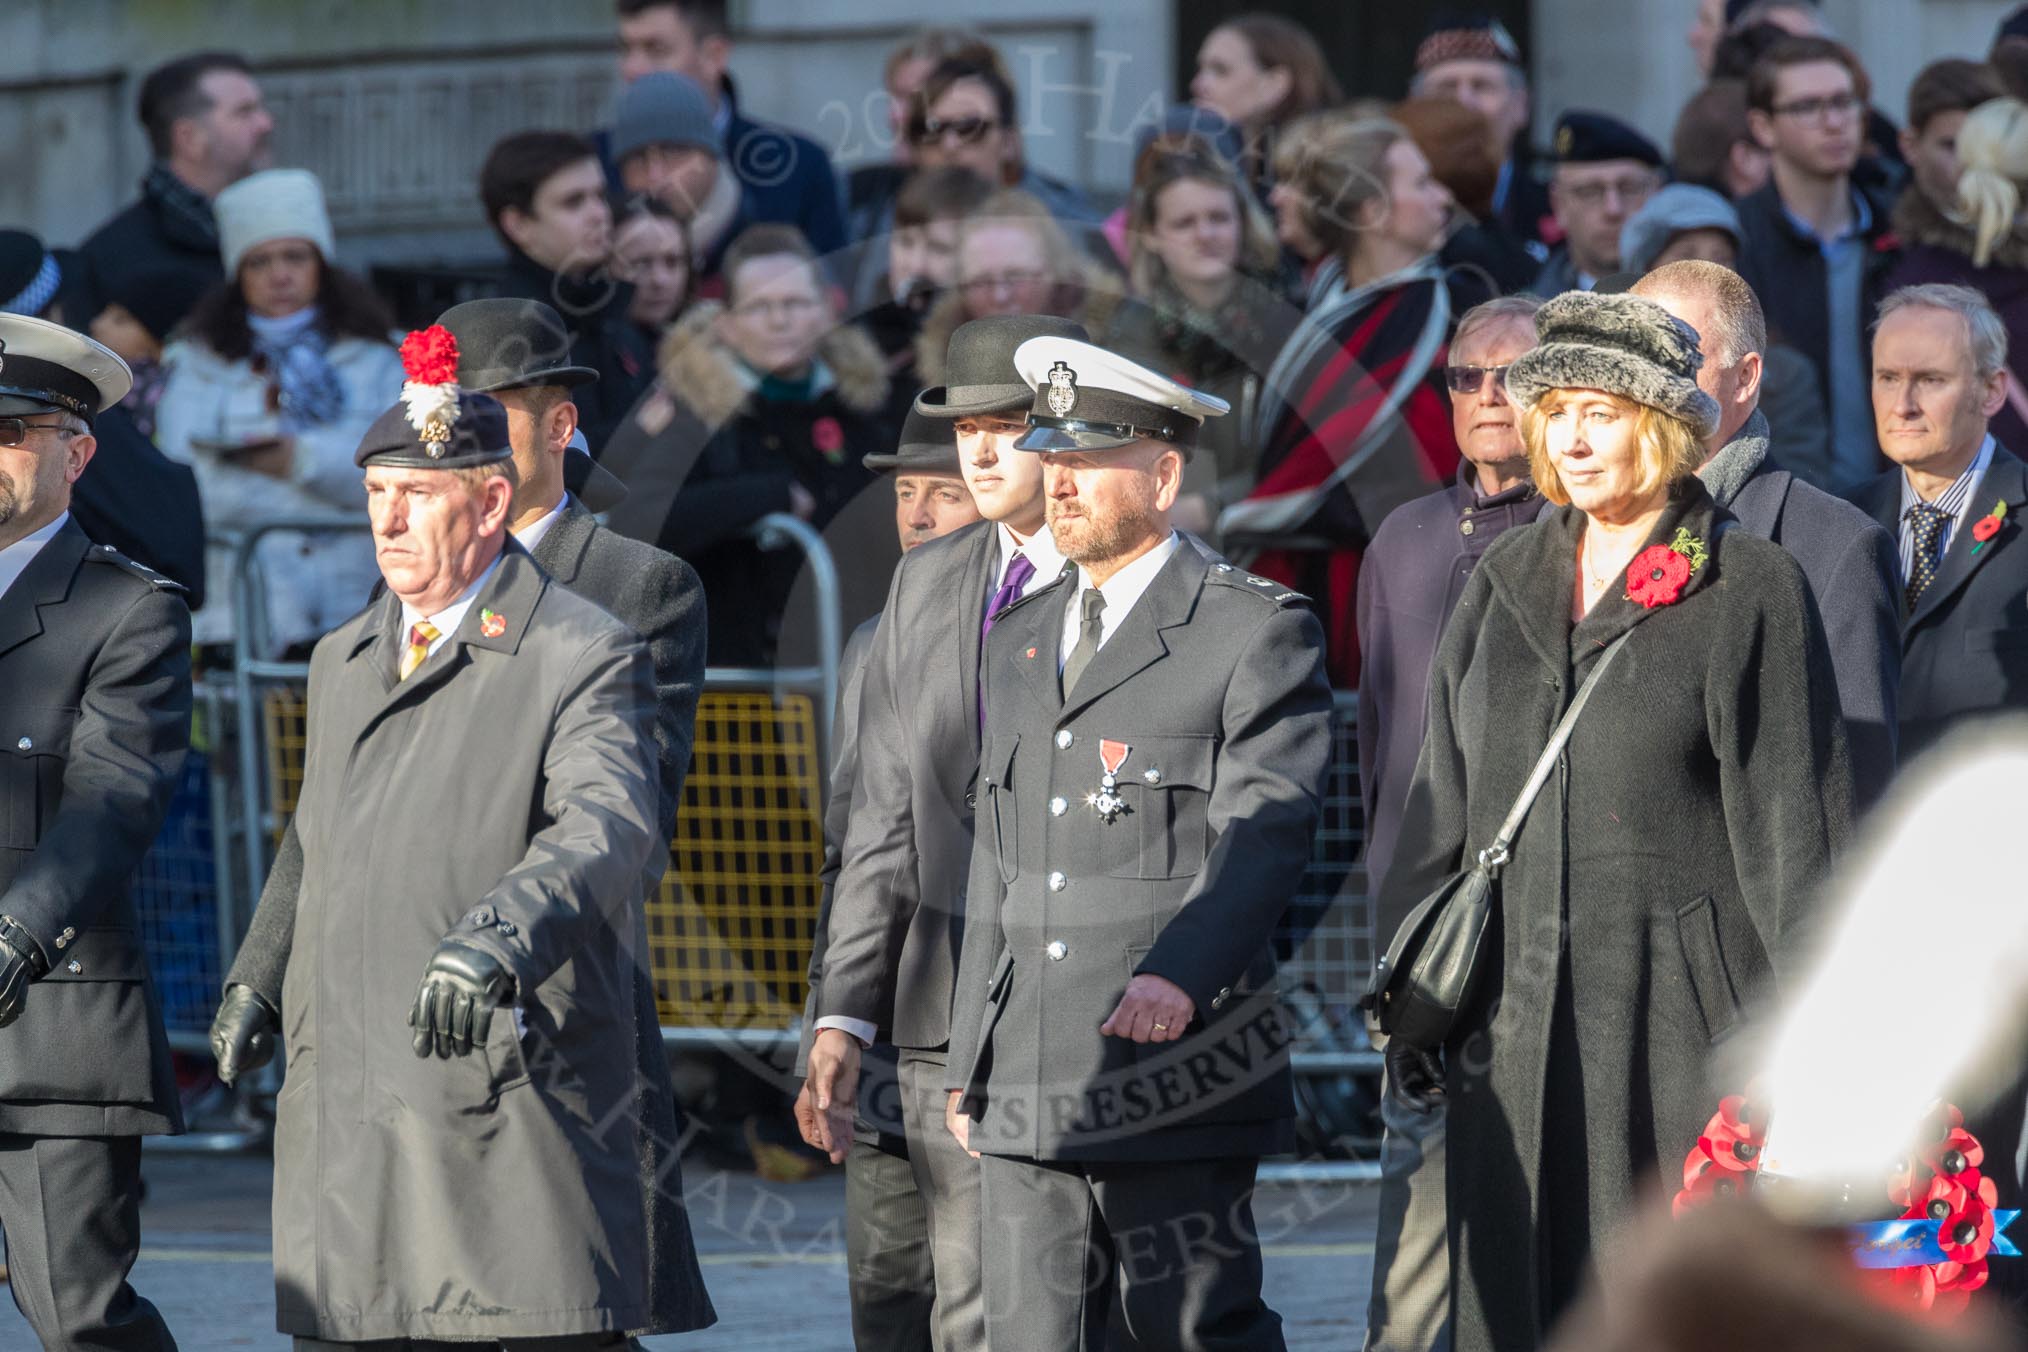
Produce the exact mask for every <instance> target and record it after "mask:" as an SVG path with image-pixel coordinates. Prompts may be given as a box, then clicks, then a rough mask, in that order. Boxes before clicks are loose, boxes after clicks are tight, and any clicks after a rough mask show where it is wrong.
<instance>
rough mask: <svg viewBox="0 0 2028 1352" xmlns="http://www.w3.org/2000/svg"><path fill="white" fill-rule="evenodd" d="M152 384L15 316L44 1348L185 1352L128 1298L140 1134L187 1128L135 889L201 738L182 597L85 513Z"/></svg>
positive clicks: (15, 1061)
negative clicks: (130, 413) (91, 488)
mask: <svg viewBox="0 0 2028 1352" xmlns="http://www.w3.org/2000/svg"><path fill="white" fill-rule="evenodd" d="M132 383H133V377H132V375H131V374H130V373H129V372H128V370H127V367H126V364H125V363H124V362H122V361H121V360H120V359H119V358H118V357H117V356H115V355H113V353H112V351H111V350H110V349H108V348H106V347H103V346H101V345H100V344H98V343H96V342H93V341H92V340H91V339H89V338H87V337H85V336H84V335H83V334H79V333H74V332H72V331H71V330H69V329H66V328H64V327H62V326H61V325H58V324H53V323H50V322H49V321H48V320H44V319H33V318H29V317H27V316H22V315H0V692H4V694H0V1226H4V1227H5V1228H6V1234H7V1263H8V1268H9V1276H10V1278H11V1281H10V1288H11V1290H12V1292H13V1295H14V1303H15V1304H16V1305H17V1306H19V1307H20V1310H21V1313H22V1314H23V1316H25V1317H26V1318H27V1320H28V1324H29V1327H30V1328H32V1329H34V1330H35V1335H36V1337H37V1338H39V1339H40V1340H41V1342H42V1345H43V1346H44V1347H47V1348H57V1349H65V1350H66V1352H68V1349H73V1348H75V1349H83V1348H94V1349H107V1350H108V1352H163V1350H165V1349H166V1350H169V1352H173V1349H174V1348H175V1346H176V1342H175V1339H173V1338H171V1337H170V1335H169V1330H168V1328H167V1327H166V1326H165V1325H164V1324H163V1322H162V1317H161V1315H160V1314H158V1313H157V1312H156V1310H155V1307H154V1306H153V1305H151V1304H149V1303H148V1302H147V1301H146V1300H144V1299H142V1298H141V1297H140V1296H139V1295H137V1294H135V1292H134V1288H133V1287H131V1286H129V1285H128V1284H127V1273H128V1271H129V1270H130V1269H131V1268H132V1267H133V1265H134V1259H135V1256H136V1255H137V1254H138V1253H139V1252H140V1243H141V1217H140V1208H141V1138H142V1137H143V1136H156V1135H169V1134H174V1133H176V1132H180V1131H182V1130H183V1116H182V1111H181V1108H180V1106H179V1102H178V1098H177V1092H176V1076H175V1073H174V1071H173V1069H172V1068H171V1066H170V1062H169V1039H168V1035H167V1033H166V1032H165V1031H164V1030H163V1026H162V1010H161V1006H160V1005H159V1003H158V1002H157V1000H156V996H155V987H154V983H153V982H152V981H151V980H150V979H149V975H148V964H147V959H146V957H145V955H144V954H143V952H142V948H141V934H140V927H139V924H138V922H137V919H136V916H135V911H134V903H133V899H132V898H131V897H130V896H129V894H128V890H127V889H128V883H129V881H130V880H131V879H132V878H133V876H134V870H135V867H136V866H137V865H139V863H140V862H141V857H142V855H144V854H145V853H146V852H147V849H148V846H149V845H150V844H151V843H152V842H153V841H154V839H155V833H156V831H157V830H158V829H160V827H161V825H162V818H163V815H164V813H165V812H166V811H167V810H168V807H169V798H170V795H171V793H172V792H173V791H174V789H175V785H176V782H177V779H178V778H179V776H180V775H181V773H182V769H183V758H184V754H185V752H186V751H187V749H188V747H189V742H190V612H189V610H188V608H187V607H185V605H184V603H183V596H182V592H183V589H182V588H181V587H180V586H178V585H177V584H176V583H174V582H171V581H170V580H169V579H168V578H166V577H163V576H161V575H160V574H159V573H156V572H154V571H152V570H150V569H148V568H145V567H143V566H141V565H140V564H138V563H135V562H133V561H132V560H130V559H128V558H126V557H125V556H124V555H122V554H120V553H119V552H118V551H117V550H115V549H113V548H112V547H111V546H110V545H101V544H94V543H93V542H92V541H91V539H90V538H88V537H87V536H86V535H85V533H84V531H83V530H81V529H80V528H79V526H78V524H77V521H76V519H75V518H74V517H73V516H72V515H71V513H70V506H71V494H72V489H73V486H74V485H75V484H76V483H77V481H78V478H79V476H80V475H83V474H85V473H86V472H87V468H88V466H89V465H90V464H91V460H92V454H93V452H94V450H95V449H96V446H97V443H96V441H95V440H94V438H93V436H92V427H93V425H94V422H95V420H96V419H97V418H98V416H99V415H100V414H101V413H103V412H104V411H105V410H107V409H109V408H111V407H113V406H114V405H115V404H117V403H119V402H120V400H121V399H122V398H124V397H125V395H126V393H127V389H128V387H129V386H130V385H131V384H132Z"/></svg>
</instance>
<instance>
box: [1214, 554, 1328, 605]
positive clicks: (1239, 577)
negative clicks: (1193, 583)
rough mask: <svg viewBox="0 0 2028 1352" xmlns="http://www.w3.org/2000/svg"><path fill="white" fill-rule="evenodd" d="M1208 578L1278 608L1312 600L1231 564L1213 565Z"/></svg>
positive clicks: (1270, 579)
mask: <svg viewBox="0 0 2028 1352" xmlns="http://www.w3.org/2000/svg"><path fill="white" fill-rule="evenodd" d="M1206 576H1207V577H1208V578H1209V579H1210V580H1211V581H1213V582H1216V583H1218V584H1220V585H1221V586H1226V587H1231V588H1232V589H1233V590H1234V591H1242V592H1245V593H1246V594H1247V595H1249V596H1258V597H1259V598H1260V599H1261V600H1263V601H1268V602H1271V603H1273V604H1275V605H1278V606H1306V605H1308V604H1310V598H1309V597H1307V596H1305V595H1303V593H1301V592H1299V591H1291V590H1290V589H1289V588H1287V587H1285V586H1283V585H1282V584H1281V583H1279V582H1277V581H1275V580H1274V579H1273V578H1268V577H1261V576H1259V575H1258V574H1255V573H1249V572H1247V571H1246V569H1244V568H1237V567H1234V566H1233V565H1232V564H1229V563H1214V564H1212V565H1211V571H1210V572H1209V573H1208V574H1206Z"/></svg>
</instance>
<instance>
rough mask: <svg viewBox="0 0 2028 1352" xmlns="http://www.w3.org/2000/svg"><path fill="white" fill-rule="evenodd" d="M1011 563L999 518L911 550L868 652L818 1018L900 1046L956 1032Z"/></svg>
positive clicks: (923, 1045)
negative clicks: (982, 687)
mask: <svg viewBox="0 0 2028 1352" xmlns="http://www.w3.org/2000/svg"><path fill="white" fill-rule="evenodd" d="M999 559H1000V543H999V535H998V528H997V527H995V526H994V525H993V523H991V522H980V523H979V524H977V525H974V526H967V527H965V528H964V529H963V530H960V531H956V532H953V533H952V534H950V535H947V536H945V537H943V538H942V539H940V540H932V541H931V542H929V543H928V544H926V545H923V546H922V547H920V548H918V549H915V550H912V551H910V552H909V554H908V555H906V556H905V557H904V558H903V559H902V561H901V566H900V567H899V568H897V569H896V570H895V574H894V582H893V585H892V586H891V588H890V589H889V591H888V598H887V607H886V609H885V610H884V611H882V613H881V614H882V617H881V622H880V627H879V629H878V631H877V632H876V633H875V635H874V639H873V644H872V649H871V652H870V653H869V655H868V658H867V663H866V677H865V688H864V690H863V691H862V692H861V694H860V700H859V731H858V739H857V740H858V745H859V774H858V782H857V786H856V788H855V790H854V798H853V805H852V814H851V821H850V822H849V824H848V826H847V829H846V833H845V853H844V862H843V867H842V868H841V869H840V871H839V874H838V882H837V885H836V888H835V889H834V892H833V895H832V902H831V915H830V923H829V926H828V942H827V946H826V949H825V955H824V980H823V983H822V986H821V989H820V994H819V997H818V1001H817V1013H818V1015H819V1016H820V1017H828V1016H832V1015H841V1016H845V1017H849V1018H855V1019H864V1020H866V1021H867V1022H868V1023H871V1024H873V1025H875V1026H876V1027H878V1028H881V1029H883V1030H885V1031H886V1033H887V1035H888V1040H889V1041H892V1042H893V1043H894V1044H895V1045H896V1046H899V1047H909V1048H918V1049H932V1048H937V1047H941V1046H943V1045H944V1044H945V1043H946V1042H947V1041H948V1040H949V1038H950V1017H951V989H952V981H953V978H954V976H955V974H956V970H957V962H958V951H959V946H960V943H961V942H962V935H963V932H964V913H965V886H966V882H965V880H966V876H967V874H968V872H969V870H970V867H971V857H972V814H973V808H974V802H975V798H974V794H973V778H974V775H975V773H976V770H977V767H978V763H979V626H980V622H981V620H982V619H983V618H984V615H985V608H986V601H987V599H988V593H989V592H990V590H991V588H992V585H993V583H994V582H995V580H996V579H997V575H998V568H999Z"/></svg>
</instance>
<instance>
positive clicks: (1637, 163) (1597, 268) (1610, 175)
mask: <svg viewBox="0 0 2028 1352" xmlns="http://www.w3.org/2000/svg"><path fill="white" fill-rule="evenodd" d="M1550 154H1551V156H1552V158H1553V159H1554V161H1555V164H1556V168H1555V170H1554V171H1553V172H1552V173H1551V175H1550V179H1549V209H1550V211H1551V212H1552V213H1553V214H1554V216H1555V218H1556V225H1557V228H1558V229H1560V230H1561V231H1562V232H1563V243H1562V244H1561V245H1559V246H1558V247H1557V249H1556V252H1554V253H1552V254H1551V255H1550V256H1549V261H1548V262H1547V263H1545V264H1543V266H1542V275H1541V276H1540V277H1538V278H1536V280H1535V293H1536V294H1537V295H1539V296H1543V297H1549V296H1554V295H1558V294H1560V293H1562V292H1565V291H1589V290H1591V288H1592V287H1593V285H1595V284H1596V283H1597V281H1598V279H1599V278H1601V277H1604V276H1607V275H1608V274H1610V273H1614V272H1618V271H1619V270H1620V227H1621V226H1623V225H1625V224H1626V223H1627V218H1628V217H1629V216H1632V215H1633V214H1634V213H1635V212H1637V211H1639V210H1640V209H1641V207H1642V205H1643V204H1644V203H1646V202H1647V200H1648V195H1649V194H1650V193H1652V192H1654V191H1655V189H1656V188H1657V187H1659V186H1660V185H1661V182H1662V152H1661V151H1660V150H1658V149H1656V147H1655V143H1654V142H1653V141H1650V140H1649V139H1648V138H1647V137H1645V136H1643V135H1641V134H1640V133H1639V132H1637V131H1635V130H1634V129H1633V128H1632V127H1629V126H1628V125H1627V124H1626V123H1624V122H1621V121H1620V120H1619V119H1618V118H1613V117H1607V116H1606V115H1605V114H1604V113H1588V112H1582V111H1572V112H1568V113H1565V114H1564V115H1563V116H1562V117H1561V118H1560V119H1558V120H1557V123H1556V135H1555V137H1554V138H1553V139H1552V141H1551V142H1550Z"/></svg>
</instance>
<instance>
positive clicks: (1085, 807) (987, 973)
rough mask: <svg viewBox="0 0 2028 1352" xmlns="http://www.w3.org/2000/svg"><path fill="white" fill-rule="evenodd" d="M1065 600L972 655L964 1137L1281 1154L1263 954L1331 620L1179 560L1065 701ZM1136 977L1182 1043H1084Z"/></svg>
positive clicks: (1312, 822)
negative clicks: (1150, 985) (1183, 1017)
mask: <svg viewBox="0 0 2028 1352" xmlns="http://www.w3.org/2000/svg"><path fill="white" fill-rule="evenodd" d="M1065 576H1066V577H1074V576H1075V575H1074V574H1071V573H1069V572H1068V570H1066V573H1065ZM1074 585H1075V584H1074V583H1067V582H1065V581H1063V580H1061V579H1059V580H1058V581H1057V582H1056V583H1054V584H1052V585H1051V586H1048V587H1045V588H1041V589H1039V590H1037V591H1034V592H1031V593H1029V595H1028V596H1027V597H1025V598H1024V599H1023V600H1022V601H1020V602H1019V603H1018V604H1016V605H1015V606H1013V607H1011V608H1010V609H1009V610H1008V611H1007V613H1006V614H1005V615H1003V616H1002V617H1001V618H1000V621H999V623H997V624H996V625H994V627H993V633H992V636H991V637H990V638H989V639H988V640H987V643H986V656H985V660H984V663H983V670H984V673H985V677H984V679H985V686H986V717H987V729H986V744H985V751H984V754H983V758H982V760H981V763H980V767H979V785H980V787H979V795H980V806H979V831H978V839H977V843H976V846H975V848H974V849H973V852H972V872H971V882H970V888H969V896H968V911H969V918H968V921H967V924H966V926H965V936H964V937H965V947H964V960H963V964H962V966H961V967H960V969H959V973H958V983H957V991H958V993H957V1001H956V1006H955V1008H954V1010H953V1012H952V1016H951V1050H950V1071H949V1079H948V1080H947V1085H948V1087H949V1088H952V1089H961V1090H964V1091H966V1093H967V1105H968V1108H969V1111H970V1112H971V1114H972V1116H973V1118H974V1123H975V1125H974V1126H973V1127H972V1135H971V1141H972V1148H973V1149H975V1150H980V1151H983V1152H986V1153H989V1154H997V1155H1010V1156H1017V1157H1023V1158H1030V1159H1087V1160H1151V1159H1205V1158H1212V1157H1220V1156H1248V1155H1261V1154H1269V1153H1273V1152H1275V1151H1277V1150H1285V1149H1288V1148H1290V1146H1291V1145H1293V1142H1294V1126H1293V1116H1294V1104H1293V1100H1292V1097H1291V1081H1290V1077H1289V1067H1288V1056H1287V1051H1288V1044H1289V1041H1290V1037H1289V1033H1288V1031H1287V1030H1286V1029H1285V1028H1284V1027H1283V1026H1282V1023H1281V1017H1280V1015H1281V1011H1280V1001H1279V995H1278V992H1277V989H1276V980H1275V959H1274V948H1273V944H1272V940H1273V937H1274V931H1275V926H1276V924H1277V922H1278V921H1279V920H1280V919H1281V916H1282V913H1283V912H1284V911H1285V910H1286V909H1287V907H1288V903H1289V899H1290V897H1291V896H1292V895H1293V893H1294V891H1295V888H1296V885H1297V883H1298V881H1299V880H1300V879H1301V877H1302V873H1303V869H1304V867H1305V866H1306V865H1307V863H1308V861H1309V856H1310V845H1311V839H1312V837H1313V836H1314V834H1315V832H1316V828H1317V818H1318V814H1319V811H1320V808H1321V804H1322V800H1323V790H1324V774H1325V769H1326V766H1327V763H1328V762H1329V760H1330V753H1331V690H1330V686H1329V685H1328V684H1327V682H1326V678H1325V675H1324V635H1323V630H1322V628H1321V626H1319V624H1318V622H1317V617H1316V616H1315V615H1314V614H1312V613H1311V612H1310V610H1309V608H1308V605H1307V603H1306V602H1305V599H1304V598H1303V597H1301V596H1299V595H1297V594H1296V593H1294V592H1290V591H1285V590H1283V589H1282V587H1281V586H1280V585H1279V584H1277V583H1271V582H1269V581H1268V580H1267V579H1265V578H1255V577H1252V576H1249V575H1248V574H1246V573H1244V572H1241V571H1238V570H1237V569H1234V568H1233V567H1232V565H1230V564H1214V563H1211V562H1209V561H1207V560H1206V559H1205V558H1204V557H1203V556H1202V555H1201V554H1199V553H1197V552H1196V551H1195V550H1191V549H1179V550H1177V551H1176V552H1175V554H1174V555H1173V556H1172V557H1171V558H1170V559H1169V561H1168V563H1166V564H1165V565H1163V567H1162V569H1161V571H1160V572H1158V573H1157V574H1156V576H1155V578H1154V580H1153V582H1152V583H1151V584H1150V585H1149V587H1148V590H1147V591H1146V592H1145V593H1144V594H1143V595H1142V596H1141V598H1140V600H1139V601H1138V602H1137V603H1136V604H1135V606H1134V608H1133V610H1132V611H1130V612H1129V613H1128V614H1127V616H1126V618H1125V619H1124V620H1123V621H1122V622H1121V623H1120V627H1119V629H1118V631H1117V632H1115V633H1114V634H1113V636H1112V637H1111V638H1110V639H1108V640H1107V642H1106V644H1105V646H1104V647H1103V648H1101V649H1099V652H1098V656H1097V657H1095V658H1094V659H1093V660H1092V663H1091V665H1090V666H1089V667H1088V668H1086V670H1085V672H1084V675H1083V677H1082V678H1081V679H1080V680H1079V682H1078V684H1077V688H1076V689H1075V690H1074V691H1073V692H1072V693H1071V695H1070V698H1069V699H1067V700H1066V699H1064V698H1063V697H1062V696H1061V695H1060V694H1059V680H1058V675H1057V672H1058V655H1059V652H1060V649H1061V634H1062V628H1063V615H1064V607H1065V606H1066V605H1067V604H1068V603H1069V600H1070V597H1069V590H1070V588H1071V587H1073V586H1074ZM1108 755H1110V756H1111V757H1112V758H1113V763H1114V764H1115V765H1116V766H1117V785H1116V792H1117V793H1118V794H1119V795H1120V797H1121V798H1123V799H1124V808H1123V810H1122V811H1121V812H1120V813H1118V814H1117V815H1116V816H1115V817H1114V818H1113V819H1111V820H1107V819H1105V818H1104V817H1103V816H1101V814H1100V813H1099V812H1098V811H1097V810H1096V809H1095V808H1094V807H1092V806H1091V805H1090V803H1089V795H1091V794H1092V793H1093V791H1094V790H1097V789H1098V788H1099V787H1100V777H1101V775H1102V774H1103V773H1104V765H1105V759H1106V757H1107V756H1108ZM1143 973H1147V974H1153V975H1155V976H1160V977H1163V978H1165V979H1166V980H1168V981H1170V982H1173V983H1174V984H1175V985H1177V986H1179V987H1181V988H1182V989H1183V991H1184V992H1185V993H1186V994H1188V995H1189V996H1190V998H1191V1001H1192V1002H1193V1003H1194V1005H1195V1006H1196V1011H1195V1015H1194V1017H1193V1018H1192V1020H1191V1022H1190V1024H1189V1025H1188V1026H1187V1028H1185V1029H1184V1030H1183V1031H1182V1034H1181V1036H1180V1039H1179V1040H1176V1041H1173V1042H1168V1043H1148V1044H1136V1043H1134V1042H1131V1041H1128V1040H1127V1039H1124V1038H1119V1037H1111V1036H1107V1035H1105V1034H1101V1033H1100V1032H1099V1031H1098V1030H1099V1026H1100V1025H1101V1024H1102V1023H1104V1022H1105V1020H1106V1019H1107V1017H1108V1016H1109V1015H1110V1014H1111V1013H1112V1011H1113V1009H1114V1007H1115V1006H1116V1005H1117V1004H1118V1003H1119V1000H1120V997H1121V995H1122V993H1123V992H1124V991H1125V989H1126V986H1127V983H1128V981H1129V980H1130V979H1131V978H1132V977H1134V976H1135V975H1138V974H1143Z"/></svg>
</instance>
